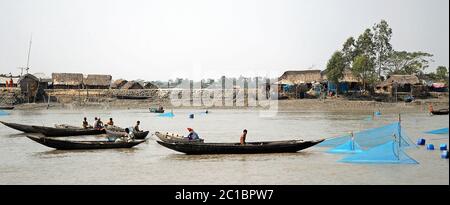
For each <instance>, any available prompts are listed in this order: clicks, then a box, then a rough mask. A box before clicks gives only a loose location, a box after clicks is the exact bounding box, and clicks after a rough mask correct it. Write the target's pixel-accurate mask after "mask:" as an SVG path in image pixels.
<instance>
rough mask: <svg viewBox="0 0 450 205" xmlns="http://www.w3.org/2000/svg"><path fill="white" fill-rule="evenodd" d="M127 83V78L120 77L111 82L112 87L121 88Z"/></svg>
mask: <svg viewBox="0 0 450 205" xmlns="http://www.w3.org/2000/svg"><path fill="white" fill-rule="evenodd" d="M126 83H128V81H127V80H124V79H118V80H115V81H114V82H113V83H112V84H111V88H112V89H120V88H122V86H124V85H125V84H126Z"/></svg>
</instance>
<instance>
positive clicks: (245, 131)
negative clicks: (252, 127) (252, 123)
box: [240, 130, 247, 145]
mask: <svg viewBox="0 0 450 205" xmlns="http://www.w3.org/2000/svg"><path fill="white" fill-rule="evenodd" d="M246 137H247V130H244V131H243V132H242V135H241V139H240V143H241V145H245V138H246Z"/></svg>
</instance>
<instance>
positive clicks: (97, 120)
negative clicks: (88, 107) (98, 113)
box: [94, 118, 104, 130]
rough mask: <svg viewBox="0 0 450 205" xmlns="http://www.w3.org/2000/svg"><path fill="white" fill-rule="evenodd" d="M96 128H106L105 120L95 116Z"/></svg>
mask: <svg viewBox="0 0 450 205" xmlns="http://www.w3.org/2000/svg"><path fill="white" fill-rule="evenodd" d="M94 128H95V129H97V130H101V129H104V128H103V122H102V120H101V119H100V118H95V122H94Z"/></svg>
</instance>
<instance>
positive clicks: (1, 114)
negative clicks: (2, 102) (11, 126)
mask: <svg viewBox="0 0 450 205" xmlns="http://www.w3.org/2000/svg"><path fill="white" fill-rule="evenodd" d="M5 115H9V113H7V112H5V111H3V110H0V116H5Z"/></svg>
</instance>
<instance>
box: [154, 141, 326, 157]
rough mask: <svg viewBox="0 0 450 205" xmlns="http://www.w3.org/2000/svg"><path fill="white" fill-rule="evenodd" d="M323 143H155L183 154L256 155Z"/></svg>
mask: <svg viewBox="0 0 450 205" xmlns="http://www.w3.org/2000/svg"><path fill="white" fill-rule="evenodd" d="M322 141H324V140H323V139H321V140H314V141H303V140H289V141H271V142H250V143H247V144H245V145H241V144H239V143H167V142H162V141H157V142H158V144H160V145H162V146H164V147H167V148H169V149H172V150H175V151H178V152H182V153H185V154H258V153H286V152H297V151H300V150H303V149H306V148H308V147H312V146H314V145H316V144H318V143H321V142H322Z"/></svg>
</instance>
